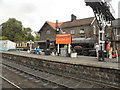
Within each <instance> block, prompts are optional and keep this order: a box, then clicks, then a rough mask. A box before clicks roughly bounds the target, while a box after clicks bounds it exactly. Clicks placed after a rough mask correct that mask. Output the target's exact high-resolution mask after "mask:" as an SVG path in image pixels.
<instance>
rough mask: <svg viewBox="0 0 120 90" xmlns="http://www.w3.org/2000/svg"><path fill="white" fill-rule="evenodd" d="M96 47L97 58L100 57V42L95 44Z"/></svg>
mask: <svg viewBox="0 0 120 90" xmlns="http://www.w3.org/2000/svg"><path fill="white" fill-rule="evenodd" d="M95 49H96V55H97V56H96V59H98V57H99V53H98V51H99V45H98V43H96V46H95Z"/></svg>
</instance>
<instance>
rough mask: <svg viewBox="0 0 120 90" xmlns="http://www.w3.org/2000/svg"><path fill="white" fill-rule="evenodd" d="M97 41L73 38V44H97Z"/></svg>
mask: <svg viewBox="0 0 120 90" xmlns="http://www.w3.org/2000/svg"><path fill="white" fill-rule="evenodd" d="M96 41H97V40H96V39H94V38H73V39H72V43H90V44H93V43H96Z"/></svg>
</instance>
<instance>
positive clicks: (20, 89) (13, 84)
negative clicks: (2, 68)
mask: <svg viewBox="0 0 120 90" xmlns="http://www.w3.org/2000/svg"><path fill="white" fill-rule="evenodd" d="M0 77H1V78H2V79H3V80H5V81H7V82H8V83H9V84H11V85H12V86H14V87H16V88H17V89H19V90H23V89H22V88H20V87H19V86H18V85H16V84H15V83H13V82H11V81H10V80H8V79H7V78H5V77H3V76H2V75H0Z"/></svg>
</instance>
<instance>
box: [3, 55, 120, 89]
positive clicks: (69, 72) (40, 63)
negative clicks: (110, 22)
mask: <svg viewBox="0 0 120 90" xmlns="http://www.w3.org/2000/svg"><path fill="white" fill-rule="evenodd" d="M2 57H3V58H5V59H9V60H15V61H17V62H21V63H24V64H27V65H30V66H34V67H38V68H40V69H44V70H48V71H51V72H55V73H58V74H61V75H65V76H70V77H75V78H78V79H85V80H91V81H97V82H99V83H102V84H109V85H113V86H117V87H119V85H120V79H119V76H120V70H117V69H110V68H102V67H94V66H85V65H78V64H69V63H63V62H56V61H49V60H43V59H37V58H30V57H25V56H18V55H13V54H7V53H3V54H2Z"/></svg>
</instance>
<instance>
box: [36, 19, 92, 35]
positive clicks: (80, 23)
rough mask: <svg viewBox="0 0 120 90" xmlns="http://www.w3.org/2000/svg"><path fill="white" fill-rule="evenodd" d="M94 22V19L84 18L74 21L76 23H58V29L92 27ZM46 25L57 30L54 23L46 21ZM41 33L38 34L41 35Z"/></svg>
mask: <svg viewBox="0 0 120 90" xmlns="http://www.w3.org/2000/svg"><path fill="white" fill-rule="evenodd" d="M93 20H94V17H89V18H84V19H77V20H74V21H67V22H62V23H58V27H60V28H70V27H77V26H84V25H91V23H92V22H93ZM46 23H47V24H48V25H50V26H51V27H52V28H53V29H54V30H55V23H52V22H49V21H46ZM46 23H45V24H46ZM43 26H44V25H43ZM41 29H42V28H41ZM41 29H40V31H41ZM40 31H39V32H38V33H40Z"/></svg>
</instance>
